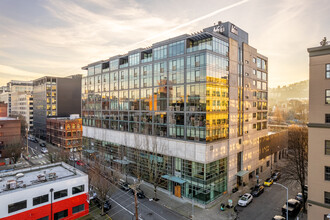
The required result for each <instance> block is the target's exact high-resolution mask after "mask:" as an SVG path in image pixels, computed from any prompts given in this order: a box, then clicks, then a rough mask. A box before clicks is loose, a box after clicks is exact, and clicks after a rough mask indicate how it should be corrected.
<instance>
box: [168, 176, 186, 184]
mask: <svg viewBox="0 0 330 220" xmlns="http://www.w3.org/2000/svg"><path fill="white" fill-rule="evenodd" d="M162 178H164V179H167V180H171V181H173V182H176V183H179V184H183V183H185V182H186V181H185V180H183V179H181V178H179V177H176V176H170V175H163V176H162Z"/></svg>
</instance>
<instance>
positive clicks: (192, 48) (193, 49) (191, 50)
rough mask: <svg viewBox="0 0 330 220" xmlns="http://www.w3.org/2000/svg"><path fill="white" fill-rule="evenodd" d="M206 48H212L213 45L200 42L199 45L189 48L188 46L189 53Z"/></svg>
mask: <svg viewBox="0 0 330 220" xmlns="http://www.w3.org/2000/svg"><path fill="white" fill-rule="evenodd" d="M204 49H206V50H212V46H211V45H205V44H200V45H198V46H194V47H189V48H187V53H190V52H194V51H198V50H204Z"/></svg>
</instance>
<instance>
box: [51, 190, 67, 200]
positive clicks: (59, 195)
mask: <svg viewBox="0 0 330 220" xmlns="http://www.w3.org/2000/svg"><path fill="white" fill-rule="evenodd" d="M67 195H68V190H67V189H64V190H61V191H57V192H54V199H59V198H62V197H66V196H67Z"/></svg>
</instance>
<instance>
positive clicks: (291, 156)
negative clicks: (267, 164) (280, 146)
mask: <svg viewBox="0 0 330 220" xmlns="http://www.w3.org/2000/svg"><path fill="white" fill-rule="evenodd" d="M307 166H308V129H307V127H302V126H291V127H289V130H288V157H287V160H286V164H285V165H284V167H282V172H283V177H284V178H283V179H284V180H285V181H287V182H298V183H299V185H300V190H301V193H302V195H303V207H304V210H305V202H306V201H305V198H306V195H305V190H304V186H305V184H306V179H307Z"/></svg>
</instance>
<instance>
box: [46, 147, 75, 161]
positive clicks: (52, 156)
mask: <svg viewBox="0 0 330 220" xmlns="http://www.w3.org/2000/svg"><path fill="white" fill-rule="evenodd" d="M48 150H49V153H48V159H49V161H50V162H51V163H56V162H65V163H68V162H69V158H70V151H69V150H67V149H64V148H59V149H53V148H49V149H48Z"/></svg>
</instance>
